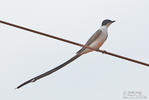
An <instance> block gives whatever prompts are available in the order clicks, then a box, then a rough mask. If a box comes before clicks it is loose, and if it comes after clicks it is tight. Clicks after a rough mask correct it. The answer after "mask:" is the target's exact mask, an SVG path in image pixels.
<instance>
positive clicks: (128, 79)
mask: <svg viewBox="0 0 149 100" xmlns="http://www.w3.org/2000/svg"><path fill="white" fill-rule="evenodd" d="M107 18H108V19H111V20H116V22H115V23H114V24H112V25H111V26H110V28H109V36H108V39H107V41H106V42H105V44H104V45H103V46H102V48H101V49H104V50H107V51H110V52H114V53H117V54H120V55H124V56H127V57H131V58H134V59H137V60H141V61H144V62H148V63H149V53H148V51H149V46H148V43H149V30H148V27H149V19H148V18H149V1H148V0H123V1H122V0H73V1H72V0H61V1H60V0H1V2H0V19H2V20H5V21H8V22H12V23H16V24H18V25H22V26H26V27H29V28H33V29H36V30H39V31H42V32H46V33H48V34H52V35H55V36H58V37H62V38H65V39H69V40H72V41H76V42H78V43H85V42H86V41H87V40H88V38H89V37H90V36H91V35H92V34H93V33H94V32H95V31H96V30H97V29H98V28H99V27H100V25H101V22H102V20H104V19H107ZM0 46H1V47H0V51H1V52H0V60H1V62H0V69H1V70H0V82H1V85H0V98H1V99H4V100H10V99H11V100H41V99H45V100H49V99H50V100H100V99H101V100H124V99H123V92H125V91H140V92H142V94H143V95H145V96H147V97H148V98H147V99H149V80H148V79H149V78H148V77H149V68H148V67H145V66H143V65H139V64H135V63H132V62H128V61H125V60H122V59H118V58H115V57H111V56H108V55H103V54H100V53H97V52H92V53H89V54H87V55H84V56H82V57H80V58H79V59H77V60H76V61H74V62H72V63H71V64H69V65H67V67H65V68H63V69H61V70H59V71H58V72H56V73H54V74H52V75H51V76H48V77H46V78H43V79H41V80H39V81H37V82H35V83H33V84H28V85H26V86H24V87H23V88H21V89H19V90H15V89H14V88H15V87H16V86H18V85H19V84H20V83H22V82H24V81H26V80H28V79H30V78H32V77H34V76H36V75H39V74H41V73H43V72H45V71H47V70H50V69H52V68H54V67H56V66H57V65H59V64H61V63H63V62H64V61H66V60H68V59H69V58H70V57H72V56H74V54H75V52H77V51H78V50H79V49H80V47H78V46H74V45H71V44H67V43H64V42H61V41H57V40H54V39H50V38H47V37H43V36H40V35H35V34H33V33H30V32H26V31H23V30H20V29H16V28H13V27H10V26H6V25H2V24H0Z"/></svg>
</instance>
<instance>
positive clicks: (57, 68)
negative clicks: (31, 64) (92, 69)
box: [16, 54, 81, 89]
mask: <svg viewBox="0 0 149 100" xmlns="http://www.w3.org/2000/svg"><path fill="white" fill-rule="evenodd" d="M80 56H81V55H79V54H77V55H75V56H73V57H72V58H71V59H69V60H68V61H66V62H64V63H63V64H61V65H59V66H57V67H55V68H53V69H51V70H49V71H47V72H45V73H43V74H41V75H38V76H36V77H34V78H32V79H30V80H28V81H26V82H24V83H22V84H21V85H19V86H18V87H17V88H16V89H19V88H21V87H22V86H24V85H26V84H28V83H31V82H35V81H37V80H39V79H41V78H43V77H45V76H47V75H50V74H52V73H54V72H56V71H57V70H59V69H61V68H63V67H64V66H66V65H67V64H69V63H71V62H72V61H74V60H75V59H77V58H78V57H80Z"/></svg>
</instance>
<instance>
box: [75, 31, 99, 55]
mask: <svg viewBox="0 0 149 100" xmlns="http://www.w3.org/2000/svg"><path fill="white" fill-rule="evenodd" d="M101 32H102V30H97V31H96V32H95V33H94V34H93V35H92V36H91V37H90V39H89V40H88V41H87V42H86V44H85V46H89V45H90V44H91V43H92V42H93V41H95V40H96V39H97V38H98V36H99V35H100V34H101ZM85 49H86V48H84V47H83V48H82V49H80V50H79V51H78V52H77V54H79V53H81V52H82V51H84V50H85Z"/></svg>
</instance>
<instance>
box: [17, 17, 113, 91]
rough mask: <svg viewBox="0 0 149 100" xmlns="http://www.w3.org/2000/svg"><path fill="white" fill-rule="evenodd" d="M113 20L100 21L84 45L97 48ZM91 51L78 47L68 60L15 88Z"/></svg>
mask: <svg viewBox="0 0 149 100" xmlns="http://www.w3.org/2000/svg"><path fill="white" fill-rule="evenodd" d="M113 22H115V21H111V20H109V19H106V20H104V21H103V22H102V24H101V27H100V28H99V29H98V30H97V31H96V32H95V33H94V34H93V35H92V36H91V38H90V39H89V40H88V41H87V42H86V44H85V45H86V46H89V47H91V48H93V49H99V48H100V47H101V46H102V44H103V43H104V41H105V40H106V39H107V37H108V27H109V26H110V25H111V24H112V23H113ZM91 51H93V50H91V49H88V48H84V47H83V48H82V49H80V50H79V51H78V52H77V53H76V55H75V56H73V57H72V58H71V59H69V60H68V61H66V62H64V63H63V64H61V65H59V66H57V67H55V68H53V69H51V70H49V71H47V72H45V73H43V74H41V75H38V76H36V77H34V78H32V79H30V80H28V81H26V82H24V83H22V84H21V85H19V86H18V87H17V89H18V88H20V87H22V86H24V85H26V84H28V83H31V82H35V81H37V80H39V79H41V78H43V77H45V76H47V75H50V74H52V73H53V72H55V71H57V70H59V69H61V68H63V67H64V66H66V65H67V64H69V63H71V62H72V61H74V60H75V59H77V58H79V57H80V56H81V55H83V54H86V53H88V52H91Z"/></svg>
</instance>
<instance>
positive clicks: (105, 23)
mask: <svg viewBox="0 0 149 100" xmlns="http://www.w3.org/2000/svg"><path fill="white" fill-rule="evenodd" d="M113 22H115V21H112V20H109V19H106V20H104V21H103V22H102V26H104V25H108V24H112V23H113Z"/></svg>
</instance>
